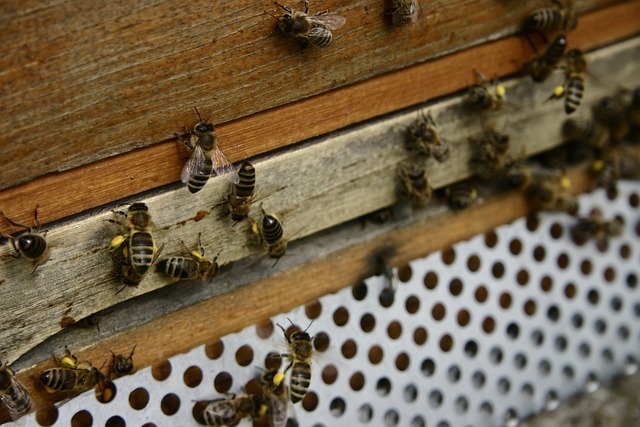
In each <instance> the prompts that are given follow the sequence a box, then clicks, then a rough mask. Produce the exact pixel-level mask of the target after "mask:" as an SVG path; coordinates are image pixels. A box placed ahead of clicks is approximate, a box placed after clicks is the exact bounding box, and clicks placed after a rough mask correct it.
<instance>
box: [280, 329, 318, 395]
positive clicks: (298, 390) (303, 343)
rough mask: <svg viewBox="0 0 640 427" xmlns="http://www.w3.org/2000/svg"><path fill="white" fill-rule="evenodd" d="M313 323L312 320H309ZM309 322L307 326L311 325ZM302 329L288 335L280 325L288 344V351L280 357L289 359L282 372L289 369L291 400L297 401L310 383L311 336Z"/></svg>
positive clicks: (305, 392)
mask: <svg viewBox="0 0 640 427" xmlns="http://www.w3.org/2000/svg"><path fill="white" fill-rule="evenodd" d="M289 322H290V323H291V326H294V327H295V325H293V323H292V322H291V320H289ZM311 323H313V322H311ZM311 323H309V326H311ZM309 326H307V328H306V329H305V330H304V331H301V330H299V329H298V330H296V331H295V332H293V333H291V335H289V334H288V333H287V331H286V330H285V329H284V328H283V327H282V326H281V325H278V327H279V328H280V329H282V333H283V334H284V337H285V339H286V340H287V343H288V345H289V352H288V353H284V354H281V355H280V356H281V357H287V358H288V359H289V365H288V366H287V368H286V369H285V370H284V374H286V373H287V371H289V369H291V377H290V379H289V391H290V394H291V402H293V403H298V402H300V401H301V400H302V398H304V396H305V394H307V391H309V386H310V385H311V358H312V356H313V344H312V341H313V338H312V337H311V336H310V335H309V334H308V333H307V329H309Z"/></svg>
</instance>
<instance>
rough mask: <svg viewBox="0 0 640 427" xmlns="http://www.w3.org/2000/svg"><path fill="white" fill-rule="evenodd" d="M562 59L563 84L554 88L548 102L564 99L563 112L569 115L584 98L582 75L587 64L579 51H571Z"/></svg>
mask: <svg viewBox="0 0 640 427" xmlns="http://www.w3.org/2000/svg"><path fill="white" fill-rule="evenodd" d="M564 58H565V62H566V66H565V67H564V69H565V77H564V83H563V85H562V86H556V88H555V89H554V90H553V94H552V95H551V96H550V97H549V99H548V100H551V99H560V98H563V97H564V112H565V113H567V114H571V113H573V112H574V111H576V110H577V109H578V107H579V106H580V103H581V102H582V98H583V96H584V89H585V79H584V75H583V73H584V72H585V71H587V62H586V60H585V59H584V56H583V54H582V51H581V50H580V49H571V50H570V51H568V52H567V53H566V54H565V56H564Z"/></svg>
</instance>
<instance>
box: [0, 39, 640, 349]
mask: <svg viewBox="0 0 640 427" xmlns="http://www.w3.org/2000/svg"><path fill="white" fill-rule="evenodd" d="M639 52H640V38H635V39H632V40H629V41H627V42H624V43H619V44H617V45H615V46H611V47H608V48H605V49H602V50H599V51H597V52H594V53H592V54H590V55H589V56H588V60H589V62H590V64H591V67H590V70H591V71H590V72H591V73H592V74H593V75H595V76H607V79H609V80H608V81H611V82H615V83H613V84H614V86H613V87H612V86H610V85H609V84H606V83H602V82H600V83H598V81H597V80H595V79H589V80H588V83H587V84H588V87H589V91H588V92H587V95H586V98H585V100H584V104H585V108H582V109H581V113H584V114H587V112H588V108H586V107H588V105H589V104H590V103H592V102H593V101H594V100H596V99H598V98H599V97H601V96H603V95H605V94H610V93H611V92H612V91H613V90H617V88H618V87H619V86H618V85H622V86H625V87H634V86H636V85H638V84H640V76H638V73H637V68H638V64H637V59H638V58H639V57H640V54H639ZM505 84H506V86H507V90H508V93H509V94H510V95H509V101H508V103H507V105H506V106H505V107H504V111H503V112H501V113H498V114H497V115H492V116H484V115H477V114H471V113H470V112H469V111H468V110H467V109H465V108H464V107H462V106H461V98H460V97H453V98H451V99H449V100H446V101H442V102H439V103H438V104H436V105H428V106H427V105H425V106H421V107H424V108H428V109H429V110H430V111H431V112H432V114H433V116H434V118H435V120H436V123H437V124H438V126H439V129H440V132H441V134H442V135H443V137H446V138H447V139H448V141H449V143H450V144H451V146H452V156H451V158H450V159H449V160H448V162H447V163H444V164H436V163H435V162H434V161H433V160H431V159H430V160H428V161H427V162H426V168H427V170H428V174H429V176H430V177H431V182H432V185H433V186H434V187H436V188H439V187H442V186H444V185H447V184H449V183H452V182H454V181H458V180H461V179H464V178H466V177H468V176H469V175H470V170H469V165H468V163H469V162H468V159H469V156H470V149H469V142H468V137H469V136H476V135H478V133H479V132H482V129H483V127H482V126H483V124H486V123H491V124H494V125H496V126H498V127H499V128H501V129H505V130H506V131H507V132H508V133H509V134H510V136H511V139H512V141H513V143H512V147H511V152H512V154H513V155H514V156H528V155H531V154H534V153H537V152H540V151H543V150H546V149H549V148H552V147H553V146H554V145H557V144H558V143H560V142H561V135H560V127H561V125H562V121H563V118H564V114H563V113H561V111H562V105H561V104H557V103H551V102H549V103H545V102H543V100H544V99H546V97H547V96H548V93H549V90H550V88H551V87H552V86H553V83H550V85H549V87H541V86H539V85H537V86H534V85H533V84H531V83H530V82H529V80H528V79H515V80H512V81H508V82H505ZM417 111H418V110H417V109H414V110H411V111H406V112H402V113H399V114H397V115H395V116H392V117H388V118H385V119H383V120H380V121H378V122H375V123H370V124H366V125H363V126H357V127H355V128H354V129H349V130H345V131H344V132H340V133H337V134H335V135H330V136H328V137H326V138H323V139H319V140H317V141H310V142H308V143H307V144H304V145H301V146H299V147H296V149H295V150H290V151H288V152H285V153H283V154H279V155H274V156H272V157H270V158H266V159H261V160H257V161H256V162H255V163H254V164H255V166H256V170H257V191H258V197H259V198H260V201H259V203H256V204H255V206H254V210H253V213H252V215H253V216H254V217H257V215H258V214H257V212H258V210H259V205H260V204H262V205H264V208H265V209H266V210H267V211H276V212H279V213H280V214H281V216H282V217H283V218H284V223H285V237H287V238H289V239H290V240H295V239H298V238H301V237H304V236H307V235H310V234H313V233H315V232H317V231H320V230H324V229H327V228H330V227H332V226H335V225H337V224H341V223H343V222H345V221H348V220H350V219H353V218H356V217H359V216H361V215H363V214H366V213H368V212H371V211H374V210H376V209H380V208H382V207H385V206H388V205H391V204H393V203H394V202H396V201H397V199H398V196H397V188H396V185H397V182H396V166H397V163H398V161H401V160H404V159H406V158H408V157H409V154H408V153H407V152H406V150H405V148H404V146H403V145H404V144H403V140H404V135H405V132H406V127H407V125H409V124H410V123H411V122H412V121H413V120H415V117H416V116H417ZM228 186H229V184H228V182H227V181H226V180H225V179H224V178H223V177H217V178H214V179H212V180H211V182H209V183H208V184H207V185H206V186H205V187H204V189H203V190H202V191H201V192H199V193H197V195H195V196H193V195H191V194H189V192H188V191H187V190H185V189H184V188H177V189H169V190H168V191H165V192H161V193H158V194H156V195H149V196H148V197H145V198H144V199H143V200H144V201H145V202H146V203H147V205H148V206H149V209H150V212H151V214H152V216H153V218H154V221H155V223H156V232H155V233H154V235H155V236H156V238H157V240H158V242H159V244H164V245H165V249H164V253H163V255H175V254H181V253H184V248H183V246H182V243H181V241H183V240H184V241H185V243H186V244H187V245H192V244H193V242H194V241H195V239H196V237H197V235H198V233H202V243H203V245H204V247H205V248H206V250H207V253H208V254H209V255H210V256H213V255H215V254H217V253H218V252H220V258H219V259H218V261H219V262H220V263H221V264H228V263H231V262H234V261H237V260H239V259H241V258H245V257H247V256H249V255H252V254H253V255H255V258H254V259H253V261H251V262H254V263H258V267H255V266H254V268H268V267H269V266H270V265H271V264H272V262H271V260H266V259H264V256H263V255H259V254H261V251H260V249H257V248H255V247H254V246H252V245H251V244H249V243H248V240H249V239H248V237H249V230H248V229H249V224H248V223H246V222H245V223H240V224H237V225H235V226H232V223H231V221H230V220H229V219H228V218H223V219H219V218H218V215H219V210H217V209H216V210H213V211H212V209H211V206H213V205H214V204H216V203H218V202H219V201H221V199H222V198H223V197H224V194H225V192H226V191H227V189H228ZM122 207H123V206H118V208H122ZM199 211H200V212H199ZM202 211H203V212H202ZM109 218H112V214H111V212H109V211H108V210H107V209H105V210H104V211H103V212H96V213H93V214H91V215H88V216H85V217H82V218H77V219H74V220H70V221H68V222H67V223H65V224H60V225H59V226H57V227H55V228H51V229H50V230H49V234H48V239H49V242H50V244H51V245H52V247H53V252H52V259H51V260H50V261H49V262H48V263H47V264H45V265H43V266H42V267H41V268H40V269H39V270H38V271H37V272H36V274H34V275H31V274H30V272H31V268H30V267H29V265H28V264H26V263H25V262H24V261H23V260H15V259H12V258H9V257H3V258H0V277H2V278H3V279H4V280H5V282H4V283H2V286H0V304H1V306H0V313H1V314H0V316H1V317H0V325H1V326H0V328H1V329H0V340H2V342H3V343H4V344H3V350H4V353H5V354H4V358H5V359H8V360H15V359H16V358H17V357H19V356H20V355H21V354H23V353H24V352H26V351H27V350H29V349H30V348H33V347H34V346H35V345H37V344H39V343H40V342H42V341H43V340H45V339H46V338H48V337H49V336H51V335H53V334H54V333H56V332H58V331H59V330H61V329H62V328H63V327H64V326H65V325H68V324H69V323H70V322H72V321H74V320H79V319H82V318H84V317H86V316H88V315H90V314H93V313H95V312H97V311H100V310H103V309H106V308H108V307H110V306H112V305H114V304H117V303H119V302H122V301H124V300H126V299H130V298H133V297H135V296H138V295H142V294H145V293H148V292H150V291H152V290H155V289H158V288H161V287H164V286H166V285H167V284H168V281H167V280H166V279H164V278H163V277H161V276H159V275H156V274H151V273H150V274H148V275H147V276H146V277H145V278H144V280H143V281H142V283H141V284H140V286H139V287H137V288H126V289H124V290H123V291H122V292H120V293H119V294H116V291H117V290H118V289H120V287H121V285H120V284H119V282H118V280H117V278H116V277H114V274H113V272H112V269H113V262H112V259H111V256H110V255H109V253H108V245H109V241H110V239H111V238H112V237H113V236H115V235H116V234H117V233H118V232H119V230H118V229H117V227H116V226H114V225H113V224H110V223H108V222H105V220H106V219H109ZM0 250H1V253H0V255H4V254H7V253H9V252H10V250H11V248H10V245H7V244H5V245H4V246H3V247H2V248H1V249H0ZM250 267H251V264H249V265H245V266H243V267H242V268H250ZM240 271H241V270H240ZM209 286H214V287H219V286H222V287H224V286H225V284H224V283H221V282H219V281H216V280H215V279H214V282H213V283H212V284H211V285H209ZM227 290H228V289H227ZM25 301H26V302H27V303H26V304H25Z"/></svg>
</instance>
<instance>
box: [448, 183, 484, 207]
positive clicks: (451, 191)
mask: <svg viewBox="0 0 640 427" xmlns="http://www.w3.org/2000/svg"><path fill="white" fill-rule="evenodd" d="M445 195H446V197H447V203H448V204H449V207H450V208H451V209H453V210H456V211H459V210H462V209H466V208H468V207H469V206H471V205H473V204H474V203H476V202H477V201H478V190H477V189H476V187H475V186H473V185H472V184H470V183H468V182H457V183H455V184H452V185H450V186H448V187H447V188H446V189H445Z"/></svg>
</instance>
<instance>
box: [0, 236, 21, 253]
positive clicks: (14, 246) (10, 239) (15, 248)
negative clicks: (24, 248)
mask: <svg viewBox="0 0 640 427" xmlns="http://www.w3.org/2000/svg"><path fill="white" fill-rule="evenodd" d="M0 236H2V237H4V238H5V239H8V240H9V241H10V242H11V246H12V247H13V250H14V251H16V253H14V254H12V253H9V254H5V255H4V256H10V257H11V258H20V251H19V250H18V247H17V246H16V239H15V237H13V236H9V235H8V234H4V233H0Z"/></svg>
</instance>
